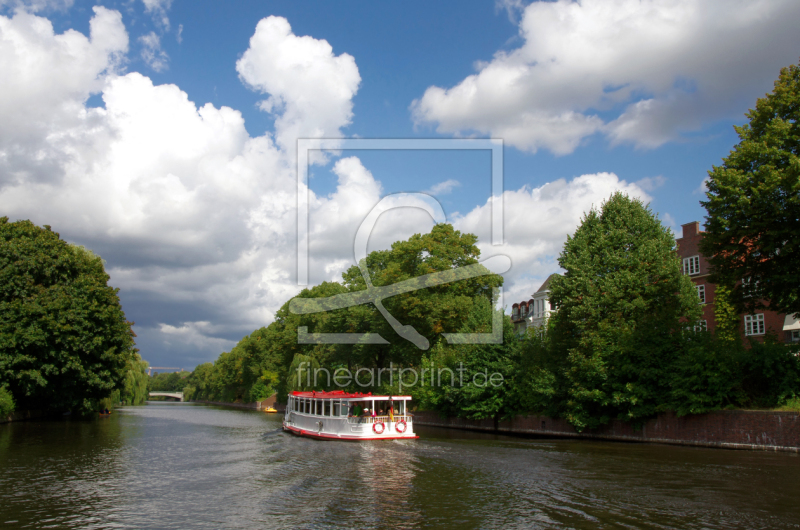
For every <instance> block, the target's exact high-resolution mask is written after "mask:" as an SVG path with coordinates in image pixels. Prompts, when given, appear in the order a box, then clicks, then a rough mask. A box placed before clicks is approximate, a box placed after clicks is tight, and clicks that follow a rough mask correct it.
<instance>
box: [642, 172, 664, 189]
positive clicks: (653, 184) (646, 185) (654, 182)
mask: <svg viewBox="0 0 800 530" xmlns="http://www.w3.org/2000/svg"><path fill="white" fill-rule="evenodd" d="M665 182H667V179H666V178H665V177H664V176H663V175H657V176H655V177H645V178H643V179H639V180H637V181H636V185H637V186H639V187H640V188H642V189H643V190H644V191H655V190H657V189H658V188H660V187H661V186H663V185H664V183H665Z"/></svg>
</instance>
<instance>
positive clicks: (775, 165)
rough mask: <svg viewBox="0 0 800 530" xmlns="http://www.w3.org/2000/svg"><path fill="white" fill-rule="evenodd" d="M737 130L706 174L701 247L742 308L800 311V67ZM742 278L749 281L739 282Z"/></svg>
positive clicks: (784, 75) (786, 71) (786, 72)
mask: <svg viewBox="0 0 800 530" xmlns="http://www.w3.org/2000/svg"><path fill="white" fill-rule="evenodd" d="M746 116H747V117H748V118H749V120H750V122H749V123H748V124H745V125H743V126H741V127H734V129H736V132H737V133H738V135H739V139H740V140H741V141H740V142H739V143H738V144H737V145H736V146H735V147H734V148H733V150H732V151H731V153H730V155H728V157H727V158H725V159H723V161H722V165H721V166H714V167H713V169H712V170H711V171H709V172H708V176H709V179H708V183H707V186H708V192H707V193H706V196H707V197H708V200H707V201H704V202H701V204H702V205H703V206H705V208H706V210H707V211H708V215H707V216H706V227H705V228H706V232H705V236H704V237H703V241H702V244H701V250H702V252H703V253H704V254H705V255H706V256H710V258H709V261H710V263H711V266H712V276H711V281H713V282H715V283H720V284H723V285H725V286H727V287H729V288H732V297H733V300H734V301H735V303H736V305H737V307H739V308H744V309H747V310H748V311H751V312H752V311H754V310H756V309H758V308H761V307H764V302H763V300H764V299H766V300H768V301H769V307H770V309H772V310H775V311H779V312H785V313H795V314H796V313H800V276H799V275H798V274H797V270H798V263H800V158H799V157H800V67H799V66H798V65H792V66H789V67H787V68H783V69H782V70H781V73H780V77H779V78H778V80H777V81H775V88H774V90H773V91H772V93H770V94H767V95H766V96H765V97H763V98H760V99H759V100H758V101H756V106H755V109H751V110H750V111H749V112H748V113H747V114H746ZM743 279H746V280H745V281H744V282H742V280H743Z"/></svg>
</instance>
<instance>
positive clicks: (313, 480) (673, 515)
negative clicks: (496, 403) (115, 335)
mask: <svg viewBox="0 0 800 530" xmlns="http://www.w3.org/2000/svg"><path fill="white" fill-rule="evenodd" d="M279 428H280V418H279V417H276V415H265V414H260V413H256V412H250V411H238V410H230V409H223V408H214V407H208V406H200V405H193V404H175V403H160V404H156V403H152V404H149V405H147V406H145V407H129V408H126V409H122V410H121V411H120V412H119V413H118V414H115V415H112V416H111V417H109V418H102V419H98V420H96V421H91V422H75V421H56V422H23V423H14V424H8V425H0V525H2V523H6V524H5V525H4V526H5V527H9V528H10V527H21V528H44V527H54V528H78V527H80V528H117V527H125V528H131V527H133V528H253V527H266V528H343V527H346V528H448V527H453V528H455V527H458V528H797V527H798V526H800V524H798V521H800V507H799V506H798V504H797V503H796V501H795V499H797V498H798V493H800V486H798V484H797V481H796V477H797V476H799V475H800V459H798V458H797V457H796V456H795V455H790V454H772V453H750V452H738V451H725V450H712V449H697V448H682V447H669V446H657V445H636V444H615V443H602V442H586V441H571V440H531V439H523V438H512V437H505V436H496V435H490V434H481V433H468V432H463V431H452V430H445V429H435V428H424V427H415V429H417V430H418V431H419V434H420V436H421V438H420V439H419V440H415V441H414V440H395V441H376V442H360V443H356V442H338V441H318V440H310V439H305V438H298V437H294V436H291V435H288V434H284V433H282V432H281V431H280V430H279Z"/></svg>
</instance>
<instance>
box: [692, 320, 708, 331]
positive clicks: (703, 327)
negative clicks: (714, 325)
mask: <svg viewBox="0 0 800 530" xmlns="http://www.w3.org/2000/svg"><path fill="white" fill-rule="evenodd" d="M694 331H695V333H697V332H698V331H708V321H707V320H698V321H697V322H696V323H695V325H694Z"/></svg>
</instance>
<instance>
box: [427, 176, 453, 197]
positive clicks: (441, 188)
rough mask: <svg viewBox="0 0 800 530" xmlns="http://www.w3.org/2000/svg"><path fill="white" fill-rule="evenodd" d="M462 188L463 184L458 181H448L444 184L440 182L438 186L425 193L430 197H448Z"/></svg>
mask: <svg viewBox="0 0 800 530" xmlns="http://www.w3.org/2000/svg"><path fill="white" fill-rule="evenodd" d="M459 186H461V183H460V182H459V181H457V180H456V179H447V180H445V181H444V182H439V183H438V184H434V185H433V186H431V187H430V189H428V190H425V191H424V192H423V193H428V194H430V195H434V196H437V195H447V194H448V193H450V192H451V191H453V190H454V189H455V188H457V187H459Z"/></svg>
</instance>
